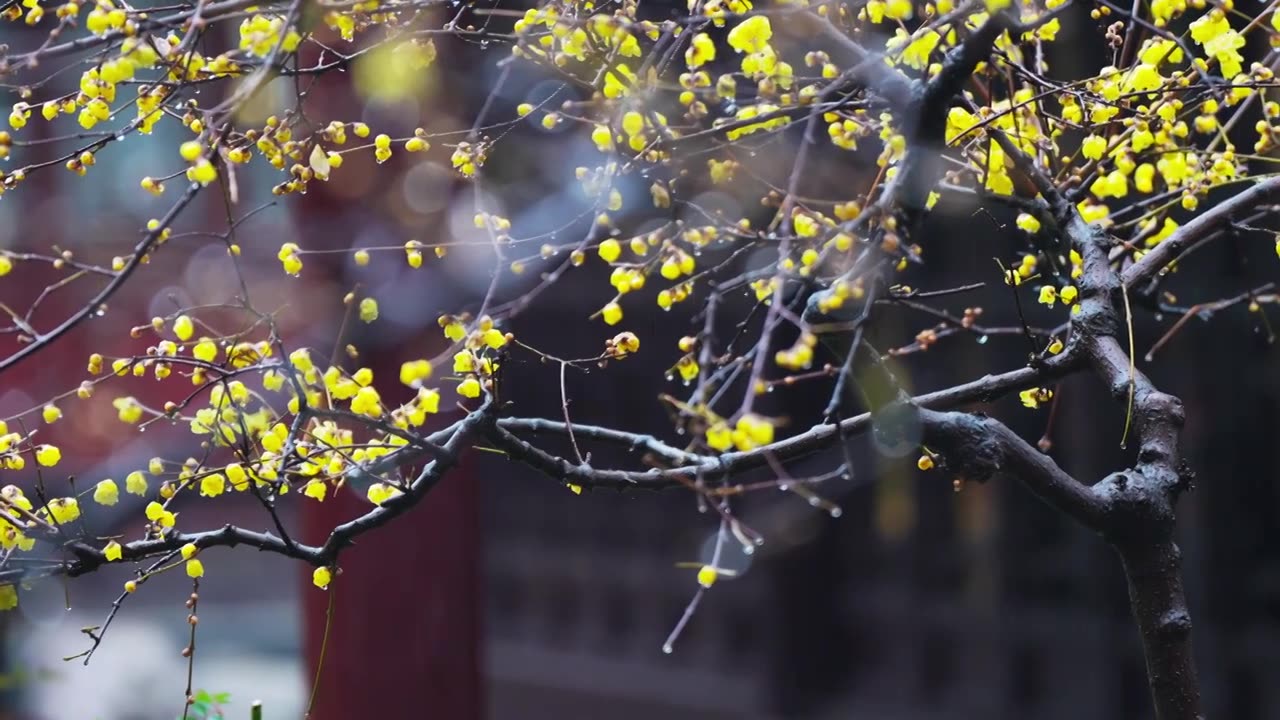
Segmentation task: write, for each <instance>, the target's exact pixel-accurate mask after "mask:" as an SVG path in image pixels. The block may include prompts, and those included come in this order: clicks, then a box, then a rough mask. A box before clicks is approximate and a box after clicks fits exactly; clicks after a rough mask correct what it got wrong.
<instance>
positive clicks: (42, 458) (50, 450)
mask: <svg viewBox="0 0 1280 720" xmlns="http://www.w3.org/2000/svg"><path fill="white" fill-rule="evenodd" d="M61 460H62V451H61V450H59V449H58V448H57V446H56V445H41V446H39V447H37V448H36V462H38V463H40V464H41V465H43V466H44V467H53V466H54V465H57V464H58V462H59V461H61Z"/></svg>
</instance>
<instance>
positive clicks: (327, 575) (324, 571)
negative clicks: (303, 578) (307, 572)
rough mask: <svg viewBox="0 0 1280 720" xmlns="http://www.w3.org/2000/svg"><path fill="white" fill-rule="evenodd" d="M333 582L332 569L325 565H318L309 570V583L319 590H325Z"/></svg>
mask: <svg viewBox="0 0 1280 720" xmlns="http://www.w3.org/2000/svg"><path fill="white" fill-rule="evenodd" d="M331 582H333V571H332V570H330V569H329V568H327V567H318V568H316V569H315V570H313V571H312V572H311V583H312V584H313V585H315V586H316V587H318V588H320V589H321V590H326V589H328V587H329V583H331Z"/></svg>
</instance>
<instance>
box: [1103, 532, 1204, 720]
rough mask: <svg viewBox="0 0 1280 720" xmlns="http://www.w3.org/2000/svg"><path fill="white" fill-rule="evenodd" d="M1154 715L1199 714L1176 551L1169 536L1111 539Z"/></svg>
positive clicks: (1188, 717) (1192, 717)
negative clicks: (1123, 540)
mask: <svg viewBox="0 0 1280 720" xmlns="http://www.w3.org/2000/svg"><path fill="white" fill-rule="evenodd" d="M1115 547H1116V550H1117V551H1118V552H1119V553H1120V559H1121V560H1122V561H1123V563H1124V572H1125V577H1126V578H1128V581H1129V603H1130V605H1131V607H1132V608H1133V617H1134V620H1135V621H1136V622H1137V624H1138V632H1139V633H1141V635H1142V651H1143V655H1145V656H1146V661H1147V679H1148V681H1149V682H1150V684H1151V698H1152V701H1153V702H1154V703H1155V709H1156V717H1157V718H1159V719H1160V720H1202V719H1203V718H1204V715H1203V714H1202V713H1201V710H1200V684H1199V680H1198V679H1197V677H1196V666H1195V659H1194V657H1193V656H1192V652H1191V613H1190V612H1188V610H1187V601H1186V597H1185V596H1184V593H1183V591H1182V570H1181V566H1180V561H1181V552H1180V551H1179V550H1178V546H1177V545H1176V544H1175V543H1174V542H1173V540H1172V539H1171V538H1168V537H1165V538H1162V539H1160V540H1158V541H1155V542H1151V541H1149V540H1148V541H1145V542H1132V543H1123V544H1117V545H1116V546H1115Z"/></svg>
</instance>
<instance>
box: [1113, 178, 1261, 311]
mask: <svg viewBox="0 0 1280 720" xmlns="http://www.w3.org/2000/svg"><path fill="white" fill-rule="evenodd" d="M1278 195H1280V176H1276V177H1271V178H1268V179H1266V180H1263V181H1262V182H1259V183H1257V184H1256V185H1254V186H1253V187H1251V188H1249V189H1248V190H1245V191H1244V192H1241V193H1238V194H1236V195H1234V196H1232V197H1231V198H1230V199H1228V200H1224V201H1223V202H1221V203H1219V204H1217V205H1215V206H1214V207H1213V208H1212V209H1210V210H1206V211H1205V212H1203V213H1200V214H1199V215H1197V216H1196V217H1195V218H1194V219H1193V220H1191V221H1190V222H1188V223H1187V224H1186V225H1183V226H1182V227H1180V228H1178V229H1177V230H1176V231H1175V232H1174V233H1173V234H1172V235H1170V236H1169V237H1167V238H1165V240H1164V241H1163V242H1161V243H1160V244H1159V245H1156V246H1155V247H1154V248H1151V250H1150V251H1149V252H1148V253H1147V254H1146V255H1143V256H1142V259H1141V260H1139V261H1137V262H1135V263H1134V264H1132V265H1130V266H1129V267H1128V268H1126V269H1125V271H1124V273H1123V275H1122V276H1121V277H1122V279H1123V281H1124V286H1125V287H1127V288H1129V287H1134V286H1136V285H1139V284H1141V283H1142V282H1144V281H1146V280H1149V279H1151V278H1152V277H1154V276H1155V275H1156V274H1157V273H1159V272H1160V271H1161V270H1163V269H1165V268H1166V267H1168V266H1169V264H1170V263H1172V262H1173V261H1174V260H1176V259H1177V258H1178V256H1179V255H1181V254H1182V252H1183V251H1184V250H1186V249H1188V248H1189V247H1191V246H1192V245H1194V244H1195V243H1196V242H1198V241H1199V240H1201V239H1203V238H1205V237H1207V236H1208V235H1209V234H1210V233H1211V232H1213V231H1214V230H1216V229H1217V228H1218V227H1219V226H1221V225H1223V224H1224V223H1226V222H1228V221H1229V220H1230V219H1231V216H1232V215H1234V214H1235V213H1237V212H1241V211H1245V210H1249V209H1251V208H1253V207H1255V206H1257V205H1260V204H1262V203H1264V202H1267V201H1269V200H1272V199H1275V198H1276V196H1278Z"/></svg>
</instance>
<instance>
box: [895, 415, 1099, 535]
mask: <svg viewBox="0 0 1280 720" xmlns="http://www.w3.org/2000/svg"><path fill="white" fill-rule="evenodd" d="M920 420H921V422H922V424H923V426H924V442H925V444H926V445H928V446H929V447H930V449H936V450H938V451H939V452H941V453H942V455H943V457H944V458H945V459H946V461H947V468H948V469H949V470H954V471H955V472H956V473H958V474H959V475H961V476H962V477H964V478H965V479H967V480H977V481H985V480H986V479H987V478H989V477H991V476H993V475H996V474H999V473H1005V474H1008V475H1010V476H1012V477H1013V478H1015V479H1017V480H1018V481H1019V482H1021V483H1023V484H1024V485H1026V486H1027V487H1028V488H1030V489H1031V491H1032V492H1034V493H1035V494H1036V495H1038V496H1040V498H1041V499H1043V500H1044V501H1045V502H1047V503H1049V504H1050V505H1052V506H1053V507H1055V508H1057V509H1058V510H1061V511H1062V512H1064V513H1066V514H1068V515H1070V516H1071V517H1073V518H1075V519H1076V520H1077V521H1078V522H1079V523H1080V524H1082V525H1084V526H1085V527H1089V528H1093V529H1095V530H1101V529H1102V527H1103V522H1104V519H1105V518H1106V515H1107V512H1108V510H1109V506H1108V503H1107V500H1106V499H1105V498H1104V497H1102V496H1100V495H1098V494H1097V493H1095V492H1094V491H1093V489H1092V488H1090V487H1089V486H1087V485H1084V484H1082V483H1080V482H1079V481H1077V480H1076V479H1075V478H1073V477H1071V476H1070V475H1068V474H1067V473H1066V472H1065V471H1064V470H1063V469H1062V468H1060V467H1058V465H1057V463H1055V462H1054V461H1053V459H1052V458H1050V457H1049V456H1048V455H1046V454H1044V453H1042V452H1040V451H1039V450H1037V449H1036V448H1034V447H1032V446H1031V445H1030V444H1028V443H1027V441H1025V440H1023V439H1022V438H1021V437H1019V436H1018V434H1017V433H1015V432H1014V431H1012V430H1010V429H1009V427H1008V426H1007V425H1005V424H1004V423H1002V422H1000V421H998V420H996V419H995V418H990V417H985V416H981V415H970V414H968V413H959V412H937V411H934V410H927V409H925V410H920Z"/></svg>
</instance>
